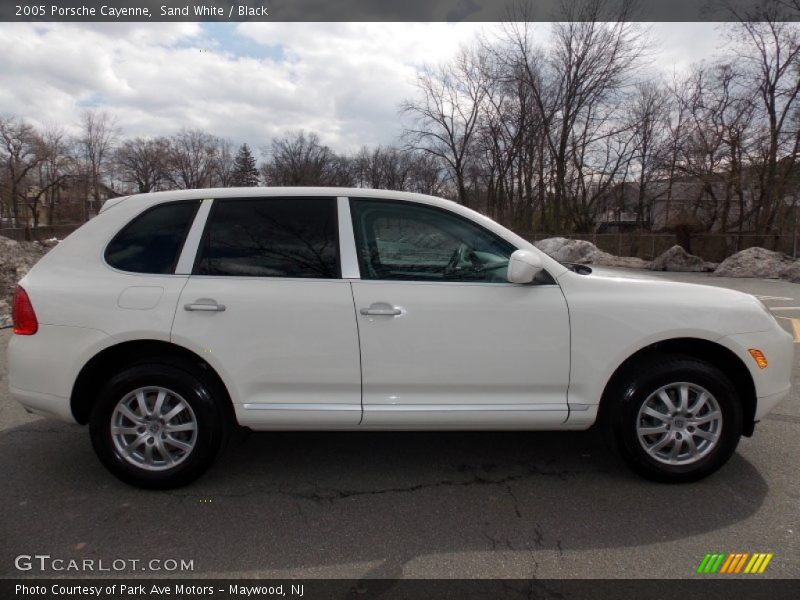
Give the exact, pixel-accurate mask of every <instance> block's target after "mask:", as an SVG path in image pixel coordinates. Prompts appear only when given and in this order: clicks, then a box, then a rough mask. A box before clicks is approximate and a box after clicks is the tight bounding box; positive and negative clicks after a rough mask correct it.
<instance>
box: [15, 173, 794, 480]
mask: <svg viewBox="0 0 800 600" xmlns="http://www.w3.org/2000/svg"><path fill="white" fill-rule="evenodd" d="M13 317H14V332H15V334H16V335H14V336H13V339H12V340H11V343H10V346H9V351H8V354H9V381H10V387H11V394H12V396H13V397H14V398H16V399H17V400H18V401H19V402H20V403H22V404H23V405H24V406H25V407H26V408H27V409H28V410H29V411H31V412H34V413H38V414H42V415H47V416H51V417H57V418H61V419H65V420H68V421H75V422H77V423H80V424H87V423H88V424H89V429H90V432H91V439H92V443H93V445H94V448H95V450H96V452H97V454H98V456H99V457H100V460H101V461H102V462H103V464H104V465H105V466H106V467H107V468H108V469H109V470H110V471H111V472H112V473H113V474H114V475H116V476H117V477H119V478H120V479H122V480H124V481H126V482H128V483H131V484H134V485H138V486H142V487H151V488H164V487H172V486H178V485H182V484H186V483H188V482H190V481H192V480H193V479H195V478H196V477H198V476H199V475H200V474H201V473H202V472H203V471H205V469H206V468H207V467H208V466H209V465H210V463H211V462H212V460H213V459H214V457H215V455H216V454H217V452H218V451H219V449H220V447H221V444H222V442H223V440H224V438H225V436H226V433H227V432H228V431H229V430H230V429H231V428H232V427H234V426H235V424H236V423H237V422H238V424H240V425H243V426H246V427H250V428H252V429H255V430H309V429H327V430H446V429H450V430H453V429H507V430H580V429H587V428H589V427H590V426H592V425H593V424H594V423H595V422H597V423H598V426H601V427H604V428H606V430H607V431H608V433H609V434H610V435H611V438H612V439H613V440H614V442H615V445H616V446H617V448H618V449H619V451H620V453H621V455H622V457H623V458H624V459H625V460H626V462H627V463H628V464H629V465H630V466H631V467H632V468H633V469H634V470H635V471H637V472H638V473H640V474H641V475H643V476H645V477H648V478H651V479H655V480H661V481H671V482H682V481H691V480H697V479H699V478H702V477H704V476H706V475H709V474H710V473H712V472H713V471H715V470H716V469H718V468H719V467H721V466H722V465H723V464H724V463H725V462H726V461H727V460H728V459H729V458H730V456H731V455H732V453H733V452H734V451H735V449H736V446H737V444H738V442H739V439H740V437H741V436H742V435H745V436H749V435H751V434H752V433H753V430H754V427H755V423H756V422H757V421H758V420H759V419H760V418H761V417H763V416H764V414H765V413H767V412H768V411H769V410H770V409H771V408H772V407H774V406H775V404H776V403H778V402H779V401H780V400H781V399H782V398H784V397H785V396H786V395H787V394H788V391H789V381H790V371H791V366H792V358H793V342H792V338H791V337H790V336H789V335H788V334H787V333H786V332H785V331H784V330H783V329H782V328H781V327H780V326H779V325H778V323H777V322H776V320H775V319H774V318H773V317H772V315H771V314H770V313H769V312H768V311H767V309H766V308H765V307H764V306H763V305H762V304H761V303H760V302H759V301H758V300H757V299H755V298H754V297H752V296H749V295H746V294H742V293H739V292H734V291H730V290H725V289H720V288H713V287H706V286H698V285H689V284H683V283H673V282H665V281H653V280H645V279H636V278H626V277H619V276H609V275H606V276H603V275H600V274H597V273H592V272H591V271H590V269H587V268H585V267H577V266H569V265H563V264H560V263H559V262H557V261H555V260H553V259H552V258H550V257H548V256H547V255H545V254H543V253H542V252H540V251H539V250H537V249H536V248H535V247H533V246H532V245H531V244H530V243H528V242H526V241H525V240H523V239H522V238H520V237H518V236H517V235H515V234H513V233H511V232H510V231H508V230H507V229H505V228H503V227H501V226H500V225H498V224H496V223H494V222H493V221H491V220H489V219H487V218H486V217H484V216H481V215H480V214H478V213H476V212H473V211H471V210H469V209H467V208H464V207H463V206H460V205H457V204H455V203H453V202H450V201H446V200H441V199H437V198H432V197H429V196H423V195H418V194H409V193H398V192H384V191H375V190H364V189H335V188H334V189H326V188H288V189H282V188H266V189H265V188H247V189H225V190H215V189H209V190H189V191H179V192H160V193H153V194H143V195H137V196H129V197H125V198H119V199H114V200H111V201H108V202H107V203H106V205H105V206H104V207H103V210H102V211H101V213H100V214H99V215H98V216H97V217H95V218H94V219H92V220H91V221H89V222H88V223H87V224H85V225H84V226H83V227H81V228H80V229H78V230H77V231H76V232H75V233H73V234H72V235H70V236H69V237H67V238H66V239H65V240H64V241H63V242H61V243H60V244H59V245H58V246H57V247H55V248H54V249H53V250H52V251H51V252H50V253H49V254H47V255H46V256H45V257H44V258H43V259H42V260H41V261H40V262H39V263H38V264H37V265H36V266H35V267H34V268H33V269H32V270H31V271H30V272H29V273H28V274H27V275H26V276H25V278H24V279H23V280H22V281H21V282H20V286H19V287H18V289H17V292H16V296H15V299H14V304H13Z"/></svg>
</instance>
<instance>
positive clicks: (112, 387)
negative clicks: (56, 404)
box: [90, 364, 224, 489]
mask: <svg viewBox="0 0 800 600" xmlns="http://www.w3.org/2000/svg"><path fill="white" fill-rule="evenodd" d="M211 389H212V386H210V385H208V384H206V383H205V382H204V381H202V378H198V377H196V376H194V375H192V374H190V373H188V372H186V371H184V370H182V369H179V368H175V367H173V366H168V365H160V364H142V365H137V366H133V367H130V368H128V369H125V370H124V371H122V372H120V373H118V374H117V375H116V376H114V377H113V378H112V379H111V380H110V381H109V382H108V384H107V385H106V386H105V387H104V389H103V390H102V392H101V393H100V397H99V398H98V401H97V403H96V405H95V406H94V409H93V411H92V417H91V421H90V431H91V436H92V444H93V446H94V449H95V452H96V453H97V455H98V457H99V458H100V460H101V462H102V463H103V464H104V465H105V466H106V468H108V470H110V471H111V472H112V473H113V474H114V475H115V476H117V477H118V478H119V479H121V480H122V481H124V482H126V483H129V484H131V485H135V486H138V487H144V488H158V489H165V488H172V487H178V486H181V485H185V484H187V483H189V482H191V481H193V480H194V479H196V478H197V477H199V476H200V475H201V474H202V473H203V472H204V471H205V470H206V469H207V468H208V467H209V466H210V465H211V463H212V462H213V460H214V457H215V456H216V454H217V452H218V451H219V448H220V445H221V441H222V437H223V433H224V431H223V428H224V418H223V414H222V411H221V410H219V407H218V405H217V403H216V402H215V400H214V397H213V396H212V392H211Z"/></svg>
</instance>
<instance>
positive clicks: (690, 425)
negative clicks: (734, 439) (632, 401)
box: [636, 381, 722, 465]
mask: <svg viewBox="0 0 800 600" xmlns="http://www.w3.org/2000/svg"><path fill="white" fill-rule="evenodd" d="M721 433H722V411H721V410H720V408H719V403H718V402H717V399H716V398H714V396H713V395H712V394H711V392H709V391H708V390H707V389H705V388H703V387H701V386H699V385H697V384H695V383H688V382H685V381H681V382H675V383H670V384H667V385H665V386H663V387H660V388H659V389H657V390H656V391H655V392H653V393H652V394H650V395H649V396H648V397H647V399H646V400H645V401H644V402H643V403H642V406H641V407H640V408H639V415H638V416H637V417H636V436H637V437H638V438H639V443H640V444H641V445H642V448H644V450H645V452H647V454H649V455H650V456H651V457H652V458H654V459H655V460H657V461H658V462H660V463H664V464H667V465H690V464H692V463H695V462H697V461H698V460H700V459H701V458H703V457H704V456H706V455H707V454H708V453H709V452H711V451H712V450H713V449H714V448H715V447H716V446H717V444H718V443H719V439H720V434H721Z"/></svg>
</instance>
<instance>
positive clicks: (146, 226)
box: [106, 200, 200, 274]
mask: <svg viewBox="0 0 800 600" xmlns="http://www.w3.org/2000/svg"><path fill="white" fill-rule="evenodd" d="M198 206H200V201H199V200H190V201H186V202H170V203H169V204H159V205H158V206H154V207H153V208H150V209H148V210H146V211H145V212H143V213H142V214H141V215H139V216H138V217H136V218H135V219H134V220H133V221H131V222H130V223H128V224H127V225H126V226H125V228H124V229H123V230H122V231H120V232H119V233H118V234H117V235H116V236H115V237H114V239H113V240H111V243H110V244H109V245H108V247H107V248H106V262H107V263H108V264H109V265H111V266H112V267H114V268H115V269H120V270H121V271H130V272H132V273H156V274H165V273H173V272H174V271H175V265H176V263H177V262H178V257H179V256H180V253H181V249H182V248H183V242H184V240H185V239H186V234H187V232H188V231H189V228H190V227H191V225H192V221H193V220H194V215H195V213H196V212H197V207H198Z"/></svg>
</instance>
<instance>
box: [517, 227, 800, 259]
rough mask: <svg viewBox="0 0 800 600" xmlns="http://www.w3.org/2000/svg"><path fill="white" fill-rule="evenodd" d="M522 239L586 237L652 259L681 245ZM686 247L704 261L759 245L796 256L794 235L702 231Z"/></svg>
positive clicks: (635, 236) (668, 238) (672, 238)
mask: <svg viewBox="0 0 800 600" xmlns="http://www.w3.org/2000/svg"><path fill="white" fill-rule="evenodd" d="M521 235H522V237H524V238H525V239H527V240H529V241H531V242H536V241H538V240H543V239H546V238H552V237H565V238H569V239H578V240H587V241H589V242H592V243H593V244H595V245H596V246H597V247H598V248H600V249H601V250H603V251H604V252H608V253H610V254H615V255H617V256H638V257H639V258H643V259H645V260H652V259H653V258H655V257H656V256H658V255H659V254H661V253H662V252H664V251H665V250H667V249H668V248H671V247H672V246H674V245H676V244H680V240H679V238H678V236H677V235H675V234H671V233H584V234H575V233H566V234H556V233H528V234H521ZM688 246H689V247H688V248H687V249H688V250H689V252H690V253H691V254H696V255H697V256H700V257H702V258H703V259H705V260H708V261H713V262H720V261H723V260H725V258H727V257H728V256H730V255H731V254H735V253H736V252H739V251H740V250H744V249H746V248H752V247H754V246H760V247H762V248H766V249H768V250H775V251H777V252H783V253H784V254H787V255H789V256H792V257H794V258H796V257H797V252H798V246H797V238H796V237H795V236H793V235H759V234H743V235H738V234H725V233H705V234H695V235H692V236H691V237H690V238H689V240H688Z"/></svg>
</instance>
